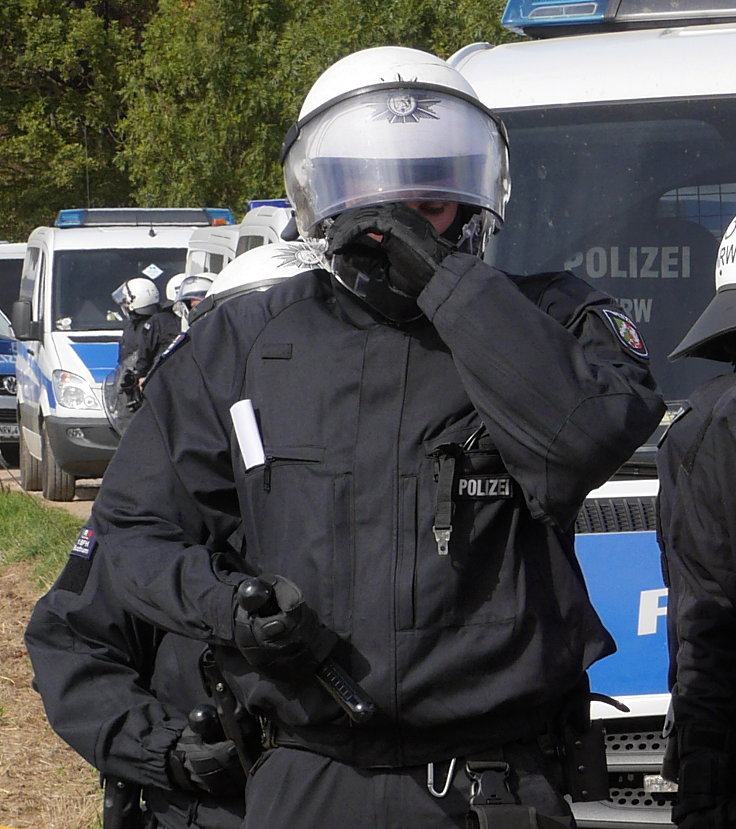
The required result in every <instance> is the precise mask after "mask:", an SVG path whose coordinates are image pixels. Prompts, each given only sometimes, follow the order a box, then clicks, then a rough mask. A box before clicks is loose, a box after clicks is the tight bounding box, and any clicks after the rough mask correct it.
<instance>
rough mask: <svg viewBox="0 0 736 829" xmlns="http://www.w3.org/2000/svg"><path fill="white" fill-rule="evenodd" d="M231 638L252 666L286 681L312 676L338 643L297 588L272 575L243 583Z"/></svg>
mask: <svg viewBox="0 0 736 829" xmlns="http://www.w3.org/2000/svg"><path fill="white" fill-rule="evenodd" d="M234 634H235V644H236V645H237V646H238V649H239V650H240V652H241V653H242V654H243V656H245V658H246V659H247V660H248V662H249V664H250V665H252V666H253V667H254V668H257V669H258V670H259V671H261V672H262V673H264V674H266V675H267V676H272V677H274V678H276V679H284V680H287V681H291V680H294V679H300V678H302V677H304V676H307V675H309V674H312V673H314V672H315V670H316V669H317V667H318V665H320V664H321V663H322V662H323V661H324V660H325V659H326V658H327V656H328V654H329V653H330V651H331V650H332V648H333V647H334V645H335V643H336V642H337V634H335V633H333V632H332V631H331V630H329V629H328V628H326V627H325V626H324V625H323V624H321V623H320V621H319V619H318V618H317V614H316V613H315V612H314V611H313V610H312V609H311V608H310V607H308V606H307V604H306V603H305V602H304V598H303V596H302V594H301V591H300V590H299V588H298V587H297V586H296V585H295V584H293V583H292V582H290V581H289V580H288V579H285V578H283V577H282V576H273V575H261V577H260V578H259V579H250V578H249V579H246V580H245V581H244V582H242V583H241V585H240V588H239V590H238V593H237V595H236V606H235V625H234Z"/></svg>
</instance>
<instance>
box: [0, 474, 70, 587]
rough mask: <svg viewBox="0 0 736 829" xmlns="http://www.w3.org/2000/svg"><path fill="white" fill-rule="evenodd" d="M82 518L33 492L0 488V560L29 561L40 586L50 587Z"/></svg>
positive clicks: (62, 564) (5, 561) (3, 561)
mask: <svg viewBox="0 0 736 829" xmlns="http://www.w3.org/2000/svg"><path fill="white" fill-rule="evenodd" d="M83 523H84V522H83V521H81V520H80V519H79V518H77V517H75V516H73V515H70V514H69V513H68V512H66V511H65V510H62V509H58V508H56V507H50V506H48V505H46V504H44V503H43V502H42V501H40V500H39V499H38V498H36V497H35V496H33V495H28V494H27V493H25V492H14V491H12V490H8V489H0V527H2V528H3V531H2V533H0V564H12V563H13V562H16V561H30V562H32V564H33V572H34V575H35V576H36V578H37V579H38V582H39V584H40V585H41V586H42V587H46V588H48V587H50V586H51V584H52V583H53V582H54V580H55V579H56V576H57V575H58V574H59V572H60V570H61V568H62V567H63V566H64V564H65V563H66V560H67V558H68V556H69V550H70V549H71V547H72V544H73V543H74V540H75V538H76V537H77V534H78V533H79V528H80V527H81V526H82V524H83Z"/></svg>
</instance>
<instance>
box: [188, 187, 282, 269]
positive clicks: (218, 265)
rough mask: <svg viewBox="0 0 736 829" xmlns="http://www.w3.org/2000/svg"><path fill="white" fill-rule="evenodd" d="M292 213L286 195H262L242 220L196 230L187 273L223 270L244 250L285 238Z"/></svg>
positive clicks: (190, 240)
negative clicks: (231, 223)
mask: <svg viewBox="0 0 736 829" xmlns="http://www.w3.org/2000/svg"><path fill="white" fill-rule="evenodd" d="M291 216H292V210H291V205H290V204H289V202H288V201H286V200H285V199H260V200H257V201H251V202H249V203H248V210H247V212H246V214H245V216H244V218H243V221H242V222H241V223H240V224H237V225H227V224H224V223H223V224H221V225H218V226H213V227H203V228H200V229H199V230H195V231H194V233H192V235H191V237H190V239H189V245H188V251H187V261H186V268H185V270H186V273H187V274H197V273H220V271H221V270H222V269H223V268H224V267H225V266H226V265H227V264H229V263H230V262H232V261H233V259H235V257H236V256H240V254H241V253H245V251H247V250H251V249H252V248H255V247H260V246H261V245H267V244H270V243H271V242H279V241H281V231H282V230H283V229H284V228H285V227H286V225H287V224H288V222H289V220H290V219H291Z"/></svg>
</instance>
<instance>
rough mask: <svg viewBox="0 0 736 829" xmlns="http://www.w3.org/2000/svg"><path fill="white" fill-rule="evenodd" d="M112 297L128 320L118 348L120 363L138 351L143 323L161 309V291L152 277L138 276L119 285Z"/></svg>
mask: <svg viewBox="0 0 736 829" xmlns="http://www.w3.org/2000/svg"><path fill="white" fill-rule="evenodd" d="M112 298H113V300H114V301H115V302H116V303H117V304H118V305H119V306H120V310H121V311H122V312H123V315H124V317H125V320H126V322H125V326H124V328H123V333H122V336H121V337H120V345H119V348H118V363H123V362H124V361H125V360H126V359H128V358H129V357H130V356H131V355H133V354H135V353H136V352H137V351H138V347H139V332H140V328H141V326H142V325H143V323H144V322H145V321H146V320H147V319H148V317H150V316H151V315H152V314H155V313H156V312H157V311H159V310H160V306H159V292H158V288H157V287H156V284H155V282H154V281H153V280H152V279H148V278H147V277H144V276H137V277H135V278H134V279H127V280H126V281H125V282H123V283H122V285H119V286H118V287H117V288H116V289H115V290H114V291H113V292H112Z"/></svg>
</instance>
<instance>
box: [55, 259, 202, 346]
mask: <svg viewBox="0 0 736 829" xmlns="http://www.w3.org/2000/svg"><path fill="white" fill-rule="evenodd" d="M185 258H186V249H185V248H181V249H179V248H141V249H133V248H131V249H123V248H120V249H117V250H111V249H107V250H69V251H58V252H57V253H56V256H55V260H54V290H53V298H52V308H51V318H52V320H53V327H54V328H55V329H56V330H60V331H91V330H99V329H120V328H121V327H122V315H121V313H120V308H119V307H118V306H117V304H116V303H115V302H114V301H113V299H112V296H111V294H112V292H113V291H114V290H115V288H117V287H118V285H120V284H121V283H122V282H125V280H126V279H132V278H133V277H136V276H148V277H149V278H151V279H153V281H154V282H155V283H156V285H157V287H158V288H159V291H161V292H163V291H164V290H165V288H166V282H167V281H168V279H169V277H171V276H174V274H177V273H181V272H182V271H183V270H184V260H185Z"/></svg>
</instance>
